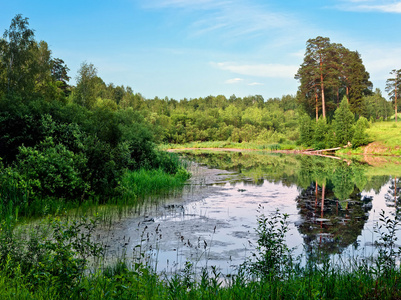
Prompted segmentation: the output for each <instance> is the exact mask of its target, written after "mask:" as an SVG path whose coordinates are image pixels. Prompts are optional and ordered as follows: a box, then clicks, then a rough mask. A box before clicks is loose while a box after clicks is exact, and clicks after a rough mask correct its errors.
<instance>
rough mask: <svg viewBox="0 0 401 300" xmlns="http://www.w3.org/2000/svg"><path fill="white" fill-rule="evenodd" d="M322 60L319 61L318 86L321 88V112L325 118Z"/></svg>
mask: <svg viewBox="0 0 401 300" xmlns="http://www.w3.org/2000/svg"><path fill="white" fill-rule="evenodd" d="M322 70H323V62H322V61H320V88H321V89H322V114H323V118H326V103H325V101H324V84H323V71H322Z"/></svg>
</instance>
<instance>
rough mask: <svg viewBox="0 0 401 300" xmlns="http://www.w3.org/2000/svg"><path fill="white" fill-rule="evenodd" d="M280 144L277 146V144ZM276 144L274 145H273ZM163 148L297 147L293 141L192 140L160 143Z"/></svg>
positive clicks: (246, 148) (256, 148) (270, 148)
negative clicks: (238, 141) (240, 141)
mask: <svg viewBox="0 0 401 300" xmlns="http://www.w3.org/2000/svg"><path fill="white" fill-rule="evenodd" d="M277 145H279V147H278V148H277V147H276V146H277ZM272 146H274V147H272ZM159 148H160V149H161V150H167V149H184V148H220V149H224V148H227V149H228V148H233V149H243V150H269V151H270V150H293V149H297V148H298V146H296V145H295V144H294V143H292V142H286V143H263V142H242V143H234V142H227V141H213V142H191V143H185V144H165V145H160V146H159Z"/></svg>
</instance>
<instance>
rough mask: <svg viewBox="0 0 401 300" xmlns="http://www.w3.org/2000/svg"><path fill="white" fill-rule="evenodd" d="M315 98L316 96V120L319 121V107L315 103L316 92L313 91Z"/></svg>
mask: <svg viewBox="0 0 401 300" xmlns="http://www.w3.org/2000/svg"><path fill="white" fill-rule="evenodd" d="M315 98H316V122H317V121H319V107H318V103H317V92H316V93H315Z"/></svg>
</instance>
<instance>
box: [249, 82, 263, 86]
mask: <svg viewBox="0 0 401 300" xmlns="http://www.w3.org/2000/svg"><path fill="white" fill-rule="evenodd" d="M248 85H250V86H254V85H265V84H264V83H260V82H251V83H248Z"/></svg>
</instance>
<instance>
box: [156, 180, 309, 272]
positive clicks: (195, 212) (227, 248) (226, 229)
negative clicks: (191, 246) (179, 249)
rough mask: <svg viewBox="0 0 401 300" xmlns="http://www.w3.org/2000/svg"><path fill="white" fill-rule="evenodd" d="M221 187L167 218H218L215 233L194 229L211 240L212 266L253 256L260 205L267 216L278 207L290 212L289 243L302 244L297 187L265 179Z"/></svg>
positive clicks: (211, 219)
mask: <svg viewBox="0 0 401 300" xmlns="http://www.w3.org/2000/svg"><path fill="white" fill-rule="evenodd" d="M220 188H221V192H219V193H218V194H216V195H212V196H209V197H207V198H205V199H204V200H202V201H198V202H193V203H190V204H188V205H186V206H185V207H184V209H185V213H184V214H181V215H180V216H172V217H171V218H164V220H165V221H167V220H169V219H170V220H174V221H176V222H180V221H184V220H188V219H195V218H204V219H205V222H213V221H214V220H218V222H217V225H216V230H215V232H206V231H204V230H202V229H198V231H196V232H192V233H193V234H195V235H196V236H200V237H201V239H202V240H203V239H204V240H206V241H207V242H208V246H210V253H208V255H209V258H210V259H209V261H208V264H209V265H220V266H222V267H223V266H224V265H225V264H226V263H228V262H230V264H233V265H239V264H240V263H242V262H243V261H244V259H245V258H246V257H249V256H250V254H251V251H253V247H254V246H255V245H256V238H257V237H256V235H255V228H256V227H257V222H256V216H257V215H259V213H258V212H257V210H258V207H259V205H262V206H263V211H262V212H261V213H264V214H265V215H266V216H269V215H270V214H271V213H274V212H275V210H276V209H279V210H280V212H282V213H286V214H288V215H289V222H290V232H289V238H288V246H289V247H298V246H301V245H302V241H303V240H302V237H301V236H300V234H299V233H298V231H297V229H296V227H295V225H294V223H295V222H297V221H298V219H299V217H298V210H297V208H296V206H295V205H294V199H295V198H296V196H297V195H298V194H299V192H298V190H297V188H296V187H295V186H293V187H284V186H282V185H281V184H277V183H269V182H267V181H264V183H263V184H262V185H258V186H255V185H252V184H250V183H243V182H236V183H235V184H233V183H226V184H225V185H224V186H220ZM219 224H220V226H219ZM249 241H250V242H251V243H252V244H250V243H249ZM252 245H253V246H252ZM217 253H218V254H217ZM173 254H174V253H173ZM174 255H176V253H175V254H174ZM161 257H164V258H165V255H163V254H162V256H161ZM159 258H160V255H159ZM170 261H171V258H170ZM223 269H224V268H223Z"/></svg>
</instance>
